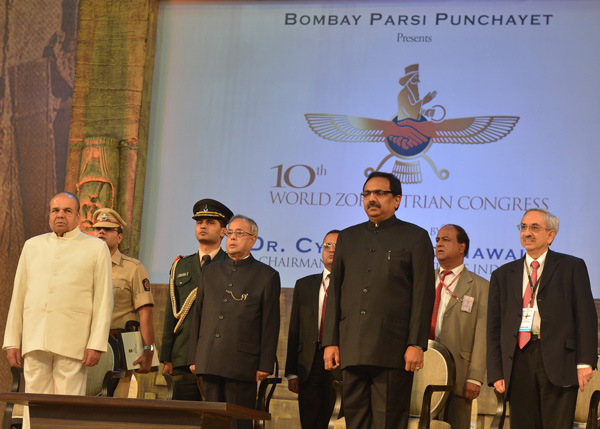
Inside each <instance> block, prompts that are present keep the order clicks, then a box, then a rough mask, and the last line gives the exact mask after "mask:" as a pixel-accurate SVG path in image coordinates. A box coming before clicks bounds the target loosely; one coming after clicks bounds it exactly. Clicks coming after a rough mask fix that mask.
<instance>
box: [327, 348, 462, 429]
mask: <svg viewBox="0 0 600 429" xmlns="http://www.w3.org/2000/svg"><path fill="white" fill-rule="evenodd" d="M334 385H335V387H336V391H337V398H336V405H335V407H334V413H333V415H332V418H331V420H330V421H329V428H330V429H333V428H335V429H341V428H345V427H346V423H345V421H344V419H343V418H340V419H338V417H341V413H342V412H343V405H342V403H341V391H342V389H343V385H342V384H341V383H339V382H335V383H334ZM455 389H456V366H455V364H454V358H453V357H452V354H451V353H450V352H449V351H448V349H447V348H446V347H444V346H443V345H442V344H440V343H437V342H435V341H432V340H429V345H428V347H427V351H426V352H425V353H424V365H423V369H422V370H420V371H419V372H417V373H415V376H414V379H413V385H412V391H411V398H410V419H409V423H408V427H409V429H413V428H418V429H430V428H433V429H438V428H440V429H441V428H443V429H451V428H450V424H449V423H446V422H442V421H438V420H433V419H434V418H435V417H437V416H438V415H439V414H440V413H441V411H442V410H443V409H444V406H445V405H446V402H447V401H448V398H449V397H450V394H451V392H452V391H454V390H455Z"/></svg>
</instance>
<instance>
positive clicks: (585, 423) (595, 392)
mask: <svg viewBox="0 0 600 429" xmlns="http://www.w3.org/2000/svg"><path fill="white" fill-rule="evenodd" d="M598 365H600V359H599V360H598ZM578 389H579V388H578ZM599 401H600V371H598V369H597V368H596V370H595V371H594V375H593V377H592V380H591V381H590V382H589V383H588V385H587V386H585V388H584V389H583V392H581V391H579V390H577V405H576V407H575V421H574V422H573V427H575V428H586V429H598V402H599Z"/></svg>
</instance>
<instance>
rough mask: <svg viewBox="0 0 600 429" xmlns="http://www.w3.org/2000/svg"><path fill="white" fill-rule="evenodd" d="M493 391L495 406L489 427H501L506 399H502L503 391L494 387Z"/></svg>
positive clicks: (497, 428) (492, 428)
mask: <svg viewBox="0 0 600 429" xmlns="http://www.w3.org/2000/svg"><path fill="white" fill-rule="evenodd" d="M494 393H495V394H496V400H497V406H496V415H495V416H494V419H493V420H492V424H491V425H490V429H502V428H503V427H504V420H505V419H506V401H505V400H504V393H500V392H498V391H497V390H496V389H494Z"/></svg>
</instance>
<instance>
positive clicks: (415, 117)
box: [304, 64, 519, 183]
mask: <svg viewBox="0 0 600 429" xmlns="http://www.w3.org/2000/svg"><path fill="white" fill-rule="evenodd" d="M419 82H420V80H419V65H418V64H413V65H410V66H408V67H406V69H405V75H404V76H403V77H402V78H401V79H400V85H401V86H402V89H401V90H400V93H399V94H398V113H397V115H395V116H394V117H393V119H392V120H389V121H387V120H384V119H371V118H361V117H358V116H348V115H338V114H331V113H307V114H305V115H304V116H305V117H306V120H307V121H308V125H309V126H310V128H311V129H312V130H313V131H314V132H315V133H316V134H317V135H319V136H320V137H322V138H324V139H327V140H332V141H337V142H384V143H385V144H386V146H387V148H388V150H389V151H390V153H389V154H388V155H387V156H386V157H384V158H383V159H382V160H381V162H380V163H379V165H378V166H377V167H376V168H371V167H369V168H367V169H366V170H365V176H368V175H369V174H370V173H371V172H373V171H379V170H380V169H381V167H382V166H383V165H384V164H385V163H386V161H388V160H389V159H390V158H392V157H394V156H395V157H397V158H399V159H398V160H396V162H395V164H394V167H393V169H392V172H393V173H394V174H395V175H396V176H397V177H398V178H399V179H400V180H401V181H402V183H421V182H422V181H423V177H422V174H421V165H420V161H419V159H418V158H424V159H425V160H426V161H427V162H428V163H429V165H430V166H431V168H432V169H433V171H434V172H435V174H436V175H437V176H438V177H439V178H440V179H442V180H446V179H447V178H448V176H449V174H450V173H449V172H448V170H446V169H442V170H438V168H437V167H436V165H435V163H434V162H433V160H432V159H431V158H430V157H429V156H427V154H426V152H427V151H428V150H429V148H430V147H431V145H432V144H433V143H455V144H456V143H459V144H482V143H492V142H495V141H498V140H500V139H502V138H503V137H505V136H507V135H508V134H510V132H511V131H512V130H513V128H514V127H515V125H516V124H517V122H518V121H519V117H518V116H475V117H470V118H456V119H444V118H445V117H446V109H445V108H444V107H443V106H441V105H435V106H432V107H431V108H428V109H426V108H425V107H424V105H425V104H428V103H429V102H431V101H432V100H433V99H434V98H435V96H436V95H437V92H436V91H432V92H429V93H427V95H425V97H423V98H420V96H419Z"/></svg>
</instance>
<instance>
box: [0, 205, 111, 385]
mask: <svg viewBox="0 0 600 429" xmlns="http://www.w3.org/2000/svg"><path fill="white" fill-rule="evenodd" d="M78 224H79V201H78V200H77V198H76V197H75V196H74V195H72V194H69V193H60V194H57V195H56V196H54V198H52V200H51V201H50V228H51V229H52V231H53V232H51V233H47V234H42V235H39V236H37V237H33V238H31V239H29V240H27V241H26V242H25V245H24V247H23V251H22V252H21V257H20V259H19V265H18V267H17V272H16V275H15V282H14V289H13V295H12V300H11V304H10V310H9V313H8V318H7V322H6V331H5V333H4V345H3V349H5V350H7V355H8V360H9V362H10V364H11V366H17V367H20V366H23V373H24V377H25V391H26V392H28V393H54V394H68V395H84V394H85V387H86V386H85V385H86V375H87V367H90V366H94V365H96V364H97V363H98V361H99V359H100V353H101V352H104V351H106V347H107V343H108V341H107V340H108V331H109V327H110V321H111V315H112V307H113V295H112V280H111V260H110V254H109V251H108V247H107V246H106V243H104V242H103V241H101V240H99V239H97V238H95V237H90V236H88V235H86V234H83V233H82V232H81V231H80V230H79V228H78V227H77V225H78Z"/></svg>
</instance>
